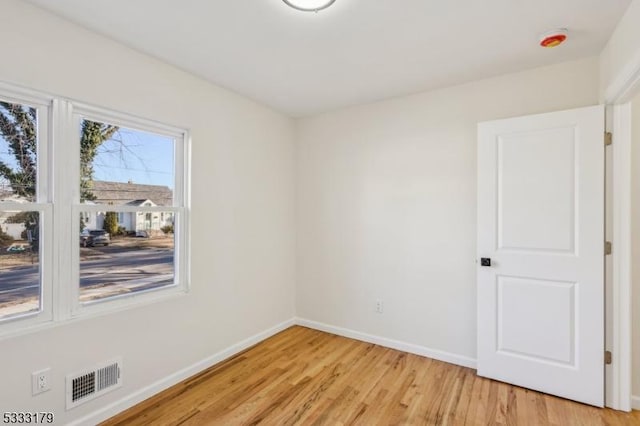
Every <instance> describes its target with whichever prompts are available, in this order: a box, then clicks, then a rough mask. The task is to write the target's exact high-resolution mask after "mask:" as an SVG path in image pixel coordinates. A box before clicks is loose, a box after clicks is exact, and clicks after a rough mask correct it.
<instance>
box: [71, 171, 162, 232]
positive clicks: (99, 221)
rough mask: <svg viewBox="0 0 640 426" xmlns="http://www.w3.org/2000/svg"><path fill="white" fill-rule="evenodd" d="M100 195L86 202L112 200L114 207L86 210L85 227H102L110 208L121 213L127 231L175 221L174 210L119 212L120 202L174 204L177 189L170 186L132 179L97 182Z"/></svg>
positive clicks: (95, 192) (95, 186) (154, 228)
mask: <svg viewBox="0 0 640 426" xmlns="http://www.w3.org/2000/svg"><path fill="white" fill-rule="evenodd" d="M92 192H93V195H95V197H96V199H95V200H93V201H87V202H86V203H85V204H108V205H111V206H113V209H109V210H105V211H104V212H100V213H97V214H96V213H91V212H85V213H84V216H83V219H84V224H85V229H102V227H103V225H104V217H105V214H106V212H107V211H115V212H116V213H118V225H119V226H121V227H123V228H124V229H125V230H126V231H131V232H136V233H141V232H143V231H159V230H161V229H162V227H164V226H168V225H173V213H172V212H119V211H118V208H117V206H127V207H130V206H136V207H137V206H145V207H155V206H171V205H172V204H173V192H172V191H171V189H170V188H169V187H167V186H162V185H140V184H136V183H132V182H128V183H121V182H105V181H95V182H93V189H92Z"/></svg>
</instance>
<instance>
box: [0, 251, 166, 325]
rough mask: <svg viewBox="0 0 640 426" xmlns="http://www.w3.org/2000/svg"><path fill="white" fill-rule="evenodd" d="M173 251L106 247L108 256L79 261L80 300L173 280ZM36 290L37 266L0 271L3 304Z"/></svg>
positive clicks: (34, 293) (23, 298) (0, 307)
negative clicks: (108, 251)
mask: <svg viewBox="0 0 640 426" xmlns="http://www.w3.org/2000/svg"><path fill="white" fill-rule="evenodd" d="M173 269H174V268H173V250H171V249H151V250H149V249H146V250H117V251H115V250H110V253H109V254H108V257H102V256H101V258H99V259H96V260H83V261H81V262H80V299H81V301H87V300H93V299H98V298H100V297H105V296H107V295H114V294H121V293H125V292H134V291H141V290H146V289H149V288H154V287H159V286H163V285H167V284H170V283H172V282H173ZM38 293H39V280H38V265H33V266H21V267H15V268H7V269H4V270H0V317H1V316H2V315H3V314H2V311H3V307H5V306H8V305H10V304H11V305H14V304H16V303H20V302H22V301H26V300H29V299H34V298H36V297H37V295H38Z"/></svg>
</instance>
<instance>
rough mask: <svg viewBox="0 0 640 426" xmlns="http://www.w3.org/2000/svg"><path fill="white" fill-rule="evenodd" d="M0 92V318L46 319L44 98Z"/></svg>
mask: <svg viewBox="0 0 640 426" xmlns="http://www.w3.org/2000/svg"><path fill="white" fill-rule="evenodd" d="M12 95H13V96H11V95H10V96H0V323H3V324H4V323H13V322H15V321H16V320H18V319H21V320H24V321H27V322H38V321H43V320H47V319H50V318H51V286H50V270H49V268H50V266H51V261H50V256H51V250H50V247H47V248H46V249H45V246H44V244H45V242H46V243H47V244H48V243H49V242H50V240H51V205H50V203H49V202H48V201H49V188H48V187H47V170H48V168H49V167H48V144H49V140H48V139H49V131H48V130H49V129H48V121H49V111H50V108H49V102H48V100H47V99H38V98H32V97H29V96H21V94H20V93H12Z"/></svg>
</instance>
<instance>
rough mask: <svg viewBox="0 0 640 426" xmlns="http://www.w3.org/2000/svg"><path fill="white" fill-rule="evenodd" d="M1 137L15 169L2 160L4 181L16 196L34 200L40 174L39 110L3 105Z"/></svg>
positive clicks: (0, 110)
mask: <svg viewBox="0 0 640 426" xmlns="http://www.w3.org/2000/svg"><path fill="white" fill-rule="evenodd" d="M0 136H2V138H3V139H4V140H5V141H6V143H7V149H8V154H11V155H13V157H14V158H15V165H14V166H13V167H12V165H11V164H7V162H5V161H3V160H1V159H0V178H2V179H3V180H5V181H6V182H8V183H9V186H10V187H11V191H12V192H13V194H15V195H17V196H19V197H23V198H26V199H28V200H34V198H35V193H36V173H37V151H36V150H37V143H38V141H37V130H36V109H35V108H29V107H25V106H22V105H17V104H11V103H8V102H1V101H0Z"/></svg>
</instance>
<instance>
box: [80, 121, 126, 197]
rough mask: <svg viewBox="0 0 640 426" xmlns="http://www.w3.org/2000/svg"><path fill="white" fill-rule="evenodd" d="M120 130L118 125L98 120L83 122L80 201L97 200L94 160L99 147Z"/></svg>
mask: <svg viewBox="0 0 640 426" xmlns="http://www.w3.org/2000/svg"><path fill="white" fill-rule="evenodd" d="M117 131H118V127H116V126H111V125H109V124H104V123H98V122H96V121H90V120H84V121H83V122H82V137H81V138H80V201H87V200H89V201H91V200H95V199H96V196H95V195H94V194H93V191H92V190H93V172H94V170H93V160H94V159H95V158H96V155H97V154H98V148H99V147H100V145H102V144H103V143H104V141H106V140H109V139H111V137H112V136H113V135H114V134H115V133H116V132H117Z"/></svg>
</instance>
